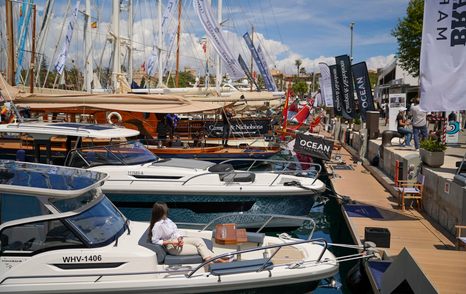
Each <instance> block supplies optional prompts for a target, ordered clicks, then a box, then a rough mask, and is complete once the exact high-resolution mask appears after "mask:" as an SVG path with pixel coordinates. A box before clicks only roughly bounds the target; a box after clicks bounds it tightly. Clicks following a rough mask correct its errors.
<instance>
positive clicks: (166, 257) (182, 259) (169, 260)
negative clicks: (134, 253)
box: [138, 230, 214, 265]
mask: <svg viewBox="0 0 466 294" xmlns="http://www.w3.org/2000/svg"><path fill="white" fill-rule="evenodd" d="M147 232H148V230H146V231H145V232H144V234H143V235H142V237H141V238H140V239H139V242H138V244H139V245H140V246H143V247H145V248H147V249H149V250H152V251H154V252H155V254H156V255H157V263H158V264H168V265H173V264H194V263H201V262H202V257H201V256H200V255H199V254H194V255H170V254H168V252H167V251H166V250H165V247H163V246H161V245H158V244H154V243H152V242H151V241H150V240H149V238H148V235H147ZM202 240H203V241H204V243H205V244H206V246H207V248H209V250H212V248H213V245H214V244H213V243H212V241H211V240H207V239H202Z"/></svg>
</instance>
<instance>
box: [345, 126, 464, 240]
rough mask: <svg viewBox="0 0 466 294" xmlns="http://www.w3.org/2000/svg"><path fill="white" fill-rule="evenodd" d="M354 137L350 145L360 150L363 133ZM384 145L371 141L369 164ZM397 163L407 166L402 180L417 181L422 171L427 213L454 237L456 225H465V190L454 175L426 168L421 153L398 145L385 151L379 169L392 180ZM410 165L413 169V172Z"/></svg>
mask: <svg viewBox="0 0 466 294" xmlns="http://www.w3.org/2000/svg"><path fill="white" fill-rule="evenodd" d="M352 138H353V140H352V142H351V146H352V147H353V148H354V149H356V151H359V147H360V141H361V140H360V134H359V133H353V135H352ZM381 144H382V142H381V140H380V139H375V140H369V142H368V146H367V153H366V158H367V159H368V161H369V162H373V160H374V158H375V157H376V156H378V155H379V149H380V145H381ZM396 160H399V161H400V162H401V163H403V166H404V168H403V173H402V176H401V178H402V179H404V180H406V179H415V178H416V176H417V174H418V173H419V172H421V173H422V174H423V175H424V176H425V183H424V187H425V188H424V189H425V190H424V197H423V204H424V211H425V212H426V213H427V214H428V215H429V216H430V217H432V218H433V219H434V220H435V221H437V222H438V223H439V224H440V225H441V226H442V227H443V228H445V229H446V230H448V231H450V232H451V233H453V234H454V233H455V231H454V230H455V229H454V226H455V225H457V224H466V187H464V186H462V185H460V184H457V183H455V182H453V181H452V176H453V175H451V174H446V173H445V172H443V173H442V172H441V171H440V170H438V169H437V170H436V169H433V168H429V167H425V166H423V165H422V164H421V159H420V156H419V154H418V153H415V152H409V151H406V150H403V149H401V148H399V147H397V146H393V147H387V148H384V150H383V154H382V158H380V159H379V165H378V168H379V169H380V170H382V171H383V172H384V173H385V174H386V175H387V176H389V177H390V178H392V179H393V178H394V175H395V163H396ZM410 165H411V166H412V167H413V168H412V169H411V170H410V168H409V167H410ZM446 183H447V184H448V185H449V192H445V184H446Z"/></svg>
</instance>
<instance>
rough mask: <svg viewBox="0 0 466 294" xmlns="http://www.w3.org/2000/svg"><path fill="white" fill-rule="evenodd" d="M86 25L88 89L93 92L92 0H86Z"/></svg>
mask: <svg viewBox="0 0 466 294" xmlns="http://www.w3.org/2000/svg"><path fill="white" fill-rule="evenodd" d="M85 19H86V27H85V31H84V47H85V48H84V52H85V53H86V67H85V68H86V71H85V72H86V81H85V83H86V91H87V92H89V93H91V92H92V79H93V72H92V55H93V54H92V52H91V50H92V49H91V46H92V43H91V42H92V40H91V0H86V14H85Z"/></svg>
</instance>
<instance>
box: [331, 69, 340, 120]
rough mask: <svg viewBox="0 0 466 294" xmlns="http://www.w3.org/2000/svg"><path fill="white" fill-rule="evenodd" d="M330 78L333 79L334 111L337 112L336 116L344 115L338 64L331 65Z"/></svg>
mask: <svg viewBox="0 0 466 294" xmlns="http://www.w3.org/2000/svg"><path fill="white" fill-rule="evenodd" d="M329 69H330V78H331V80H332V90H333V93H332V95H333V111H334V112H335V115H336V116H341V115H343V112H342V109H341V101H342V100H343V99H342V96H341V91H340V83H339V82H338V74H337V66H336V65H330V66H329Z"/></svg>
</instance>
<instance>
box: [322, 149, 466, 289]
mask: <svg viewBox="0 0 466 294" xmlns="http://www.w3.org/2000/svg"><path fill="white" fill-rule="evenodd" d="M340 155H341V158H342V160H343V161H344V162H345V163H346V164H347V165H351V166H352V167H353V169H350V170H339V169H338V170H337V169H334V168H333V167H334V166H335V164H336V163H334V162H329V163H328V164H327V165H326V168H327V171H328V172H329V173H333V176H330V179H331V183H332V185H333V187H334V190H335V192H337V193H338V194H341V195H346V196H349V197H350V198H351V199H352V200H354V201H355V202H356V203H357V204H362V205H369V206H373V207H375V208H376V210H377V211H378V212H379V214H380V215H381V216H382V217H380V216H379V217H371V216H369V217H367V216H360V215H359V216H354V215H353V216H349V215H352V214H351V213H350V214H348V213H347V211H346V209H345V208H344V206H342V211H343V215H344V218H345V219H346V221H347V223H348V225H349V227H350V231H351V232H352V235H353V239H354V241H355V242H356V243H357V244H361V243H362V241H363V240H364V228H365V227H382V228H387V229H388V230H389V231H390V234H391V243H390V248H386V249H385V248H384V249H385V252H386V254H387V255H388V256H389V257H396V256H397V255H398V254H399V253H400V251H401V250H402V249H403V248H404V247H406V248H407V249H408V250H409V252H410V253H411V255H412V256H413V258H414V259H415V261H416V263H417V264H418V265H419V267H420V268H421V270H422V271H423V272H424V274H425V276H426V277H427V279H429V281H430V282H431V284H432V285H433V286H434V288H435V289H436V290H437V292H438V293H466V251H457V250H455V247H454V239H453V236H451V235H450V234H449V233H448V232H446V231H445V230H443V229H442V228H440V227H439V226H437V225H436V224H435V222H434V221H431V220H430V219H429V218H428V216H427V215H425V214H424V213H419V212H418V211H417V210H415V209H414V208H412V209H407V210H405V211H401V209H399V207H398V202H397V199H396V198H394V197H393V196H392V195H391V194H390V193H389V192H388V191H387V190H386V189H385V188H384V187H383V186H382V184H381V183H379V182H378V181H377V180H376V178H375V177H374V176H373V175H372V174H371V172H370V171H369V170H368V169H366V168H365V167H364V166H363V165H361V164H353V159H352V156H351V154H350V153H349V152H348V150H346V149H345V148H342V149H341V151H340ZM372 283H373V281H372ZM373 285H374V283H373Z"/></svg>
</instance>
